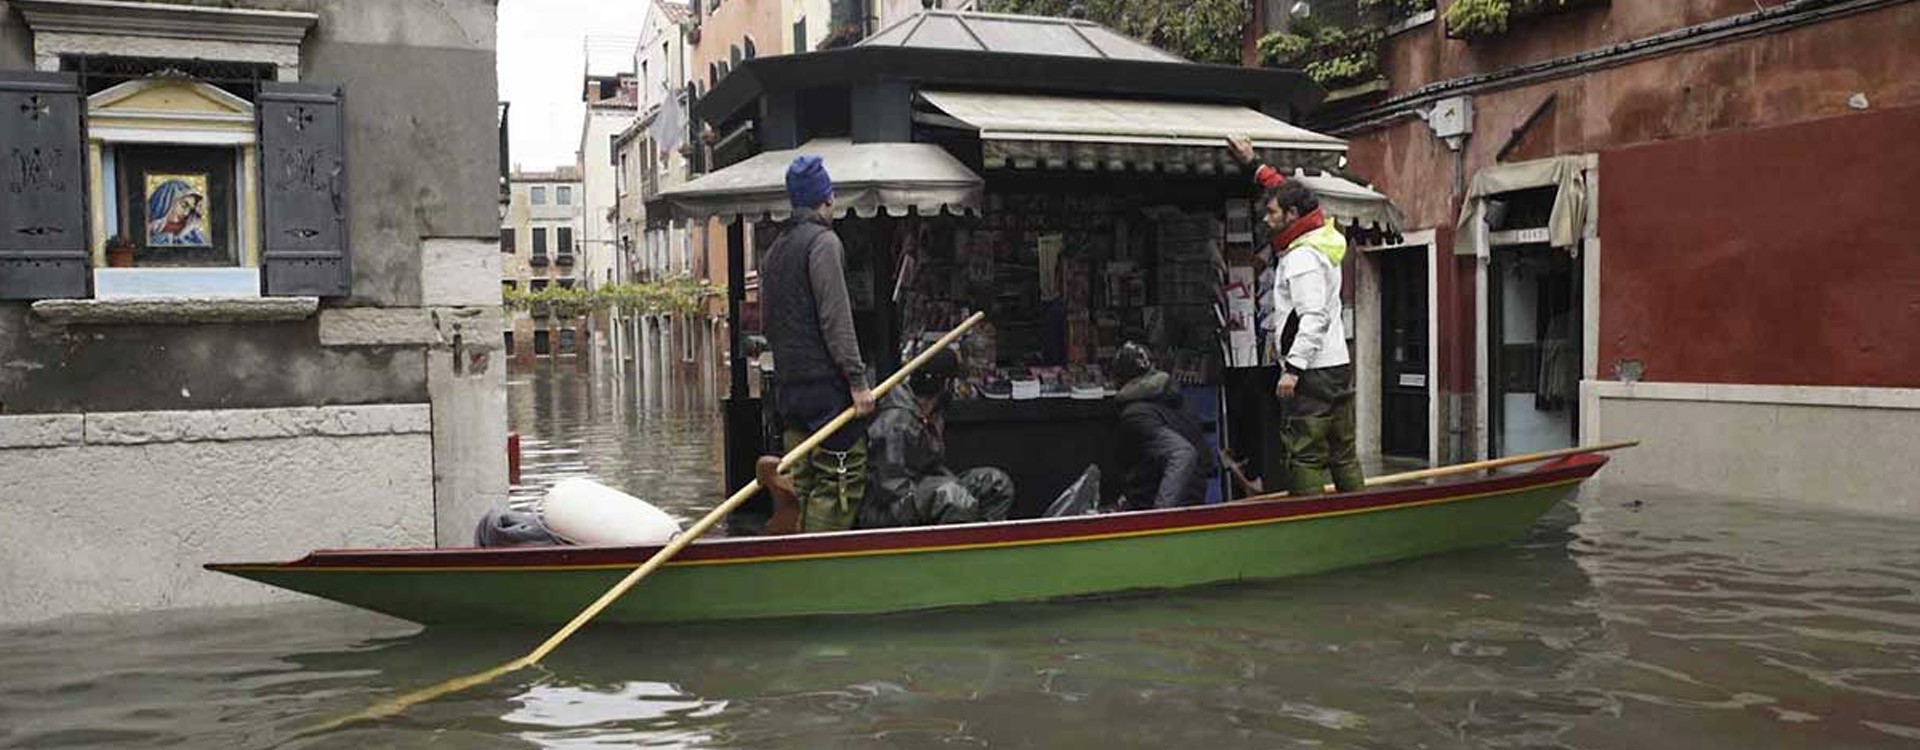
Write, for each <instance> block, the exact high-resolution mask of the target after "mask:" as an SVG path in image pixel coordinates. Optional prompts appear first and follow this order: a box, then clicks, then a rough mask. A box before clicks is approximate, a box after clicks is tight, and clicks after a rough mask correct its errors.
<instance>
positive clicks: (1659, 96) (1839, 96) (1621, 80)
mask: <svg viewBox="0 0 1920 750" xmlns="http://www.w3.org/2000/svg"><path fill="white" fill-rule="evenodd" d="M1631 5H1637V4H1630V3H1625V2H1616V3H1614V6H1613V7H1614V12H1615V13H1616V14H1617V13H1619V12H1621V9H1622V7H1623V6H1631ZM1747 10H1748V11H1751V10H1752V6H1751V5H1750V4H1749V5H1747ZM1573 20H1574V19H1573V18H1571V17H1570V18H1566V19H1559V20H1556V21H1555V23H1556V24H1560V23H1562V22H1565V25H1568V26H1578V25H1582V24H1575V23H1572V21H1573ZM1434 25H1435V26H1438V25H1439V24H1437V23H1436V24H1434ZM1431 28H1432V27H1427V30H1431ZM1659 30H1662V29H1658V28H1651V27H1650V29H1649V32H1648V33H1653V32H1655V31H1659ZM1422 33H1425V32H1424V31H1423V32H1422ZM1434 33H1438V32H1437V31H1435V32H1434ZM1510 36H1511V37H1513V39H1509V38H1505V37H1503V38H1502V39H1499V40H1494V41H1492V42H1486V43H1480V44H1481V45H1482V46H1484V45H1491V46H1495V47H1498V46H1501V45H1509V44H1523V42H1521V41H1518V40H1519V39H1521V38H1524V37H1525V36H1526V35H1525V34H1521V33H1518V32H1516V33H1515V34H1513V35H1510ZM1916 38H1920V5H1915V4H1911V3H1909V4H1904V5H1898V6H1894V7H1890V8H1887V9H1884V10H1879V11H1875V12H1871V13H1862V14H1857V15H1853V16H1848V17H1845V18H1842V19H1839V20H1836V21H1829V22H1826V23H1820V24H1815V25H1810V26H1803V27H1799V28H1795V29H1792V30H1788V31H1783V32H1780V33H1775V34H1769V35H1765V36H1760V37H1753V38H1748V39H1744V40H1740V41H1737V42H1732V43H1727V44H1721V45H1716V46H1713V47H1708V48H1704V49H1700V50H1695V51H1692V52H1685V53H1680V54H1675V55H1667V56H1663V57H1654V58H1648V59H1644V60H1641V61H1638V62H1635V63H1632V64H1629V65H1624V66H1621V67H1617V68H1608V69H1605V70H1595V71H1591V72H1588V73H1585V74H1582V75H1576V76H1573V77H1569V78H1563V79H1560V80H1556V81H1549V82H1546V83H1540V84H1535V85H1530V86H1521V87H1516V88H1510V89H1501V90H1498V91H1491V92H1482V93H1479V94H1476V95H1474V97H1473V107H1474V134H1473V137H1472V138H1471V139H1469V140H1468V141H1467V143H1466V145H1465V147H1464V148H1465V156H1464V158H1459V157H1458V155H1457V154H1455V153H1454V152H1452V151H1449V150H1448V149H1447V147H1446V146H1445V144H1443V143H1441V142H1440V141H1439V139H1437V138H1435V137H1434V136H1433V133H1432V131H1430V130H1429V129H1428V128H1427V126H1426V124H1425V123H1423V122H1421V121H1420V120H1418V119H1417V118H1404V119H1399V120H1394V121H1391V122H1389V123H1385V124H1383V125H1381V126H1380V127H1376V128H1372V129H1369V130H1366V131H1362V132H1357V133H1348V134H1344V136H1345V137H1347V138H1349V139H1350V144H1349V146H1350V153H1349V156H1348V158H1349V160H1350V165H1351V169H1352V170H1353V171H1354V172H1355V173H1357V174H1360V175H1363V176H1365V177H1366V178H1367V179H1369V180H1371V181H1373V182H1374V184H1375V186H1376V187H1377V188H1379V189H1380V190H1381V191H1382V192H1384V193H1385V194H1386V195H1387V196H1388V197H1390V198H1392V199H1393V200H1394V202H1395V204H1396V205H1399V206H1400V208H1401V209H1402V210H1403V211H1404V212H1405V213H1406V215H1407V225H1408V226H1410V227H1413V228H1422V229H1424V228H1431V227H1435V226H1440V225H1450V224H1451V223H1452V218H1453V211H1454V210H1456V209H1457V208H1458V207H1459V205H1458V204H1459V199H1458V196H1457V195H1456V194H1455V193H1454V191H1453V186H1454V183H1455V179H1456V172H1458V173H1459V176H1460V179H1462V180H1465V179H1470V178H1471V177H1472V175H1473V173H1474V172H1475V171H1477V170H1479V169H1480V168H1482V167H1485V166H1487V165H1489V164H1493V163H1495V161H1496V157H1497V156H1498V155H1499V153H1500V149H1501V148H1502V147H1503V146H1505V145H1506V144H1507V142H1508V140H1509V139H1510V137H1511V136H1512V134H1513V133H1514V132H1515V131H1516V130H1517V129H1519V128H1520V126H1521V124H1522V123H1524V122H1525V121H1526V119H1527V117H1528V115H1530V114H1532V112H1533V111H1534V109H1535V108H1536V107H1538V106H1540V104H1541V103H1542V102H1544V101H1546V100H1547V98H1548V97H1549V96H1552V97H1554V103H1553V104H1552V106H1551V107H1550V108H1549V109H1548V110H1547V111H1546V112H1545V113H1544V114H1543V115H1542V116H1541V117H1540V119H1539V120H1538V121H1537V122H1535V123H1534V124H1533V125H1532V126H1531V127H1530V128H1526V129H1525V130H1524V131H1523V132H1522V133H1521V135H1520V137H1519V138H1518V142H1517V143H1516V145H1515V147H1514V149H1513V150H1512V151H1511V152H1510V153H1509V154H1507V156H1506V160H1507V161H1521V160H1525V159H1534V158H1540V157H1545V156H1552V155H1556V154H1579V153H1593V152H1599V151H1604V150H1607V149H1616V148H1622V147H1626V146H1632V145H1638V144H1642V143H1649V142H1654V141H1669V140H1681V139H1687V138H1696V137H1700V136H1704V135H1709V134H1712V133H1718V132H1723V131H1729V130H1741V129H1747V128H1764V127H1775V126H1780V125H1789V124H1793V123H1797V122H1805V121H1809V120H1816V119H1822V118H1828V117H1834V116H1838V115H1844V114H1848V113H1850V112H1852V110H1851V109H1849V106H1848V100H1849V99H1850V98H1851V97H1852V96H1853V95H1854V94H1855V93H1860V94H1864V95H1865V96H1866V97H1867V99H1868V101H1869V102H1870V104H1871V106H1872V107H1873V108H1874V109H1889V108H1898V107H1904V106H1913V105H1920V77H1916V76H1914V75H1913V74H1912V71H1913V70H1915V69H1917V68H1920V45H1916V44H1914V43H1913V40H1914V39H1916ZM1434 44H1443V45H1445V47H1444V49H1443V50H1442V51H1444V52H1445V55H1444V56H1443V57H1442V58H1441V59H1445V60H1451V59H1453V57H1455V56H1463V55H1468V54H1469V53H1470V51H1471V50H1473V49H1474V48H1475V45H1468V44H1466V43H1464V42H1459V41H1453V40H1446V41H1443V42H1434V41H1432V40H1427V39H1425V38H1424V37H1422V36H1419V35H1413V36H1403V37H1396V38H1395V43H1394V44H1393V45H1391V48H1392V51H1391V52H1390V54H1389V58H1388V61H1387V63H1386V64H1387V67H1388V69H1389V70H1390V71H1393V73H1394V89H1393V91H1394V92H1395V93H1404V92H1406V91H1408V90H1410V89H1409V86H1410V85H1411V84H1415V83H1424V82H1427V81H1426V80H1424V76H1425V74H1424V73H1421V74H1417V75H1415V76H1413V77H1412V79H1411V80H1407V81H1403V80H1402V74H1401V71H1403V70H1408V69H1414V70H1419V69H1422V68H1423V66H1425V67H1432V66H1433V65H1434V64H1435V63H1434V62H1433V59H1432V57H1433V55H1432V53H1433V50H1429V49H1427V48H1428V47H1430V46H1431V45H1434ZM1584 49H1591V48H1578V49H1567V50H1564V52H1563V53H1564V54H1571V53H1574V52H1578V51H1582V50H1584ZM1449 64H1450V63H1449ZM1442 67H1445V66H1442ZM1456 73H1457V74H1459V75H1465V74H1466V72H1465V71H1456ZM1449 77H1451V76H1449ZM1457 158H1458V161H1457V162H1456V159H1457ZM1602 182H1603V184H1604V182H1605V180H1604V178H1603V180H1602ZM1602 236H1603V237H1604V236H1605V235H1604V233H1603V235H1602Z"/></svg>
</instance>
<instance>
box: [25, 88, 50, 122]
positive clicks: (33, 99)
mask: <svg viewBox="0 0 1920 750" xmlns="http://www.w3.org/2000/svg"><path fill="white" fill-rule="evenodd" d="M20 112H21V113H23V114H25V115H26V116H27V119H29V120H38V119H40V118H42V117H46V116H47V115H49V114H52V113H53V108H52V107H51V106H48V104H47V103H46V102H45V101H42V100H41V99H40V95H39V94H34V95H32V96H29V97H27V100H26V101H24V102H21V103H20Z"/></svg>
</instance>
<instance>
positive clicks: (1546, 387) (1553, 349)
mask: <svg viewBox="0 0 1920 750" xmlns="http://www.w3.org/2000/svg"><path fill="white" fill-rule="evenodd" d="M1487 278H1488V283H1487V305H1488V308H1487V339H1488V341H1489V342H1491V343H1492V345H1491V346H1489V347H1488V348H1487V356H1488V360H1489V361H1488V363H1487V367H1488V374H1489V376H1490V377H1489V379H1488V390H1489V394H1488V403H1487V408H1488V440H1489V442H1490V445H1489V446H1488V449H1489V450H1488V455H1489V456H1490V457H1500V456H1512V455H1519V454H1523V453H1533V452H1537V451H1546V450H1555V449H1558V448H1569V447H1572V446H1573V445H1574V444H1575V441H1576V440H1577V439H1578V437H1579V434H1580V425H1579V421H1580V418H1579V412H1580V410H1579V402H1580V399H1579V388H1580V372H1581V356H1582V352H1583V351H1584V349H1583V342H1582V341H1581V334H1580V331H1581V330H1582V322H1581V315H1582V311H1581V304H1580V289H1581V282H1582V279H1581V272H1580V268H1579V264H1578V263H1576V262H1575V261H1574V259H1573V256H1572V254H1570V253H1568V252H1567V251H1566V250H1565V249H1556V248H1553V247H1549V246H1548V245H1546V244H1544V243H1540V244H1528V245H1514V246H1506V247H1496V248H1495V249H1494V250H1493V252H1492V255H1491V257H1490V258H1489V261H1488V267H1487Z"/></svg>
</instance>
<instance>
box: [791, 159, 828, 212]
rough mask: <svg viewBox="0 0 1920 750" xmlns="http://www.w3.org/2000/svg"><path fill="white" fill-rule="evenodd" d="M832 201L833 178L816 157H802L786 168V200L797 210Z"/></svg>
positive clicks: (825, 166)
mask: <svg viewBox="0 0 1920 750" xmlns="http://www.w3.org/2000/svg"><path fill="white" fill-rule="evenodd" d="M832 199H833V177H832V176H830V175H828V174H827V165H826V164H823V163H821V161H820V157H818V156H802V157H798V158H796V159H794V160H793V164H791V165H788V166H787V200H790V201H792V202H793V205H794V206H796V207H799V208H814V207H817V206H819V205H820V204H822V203H826V202H827V201H829V200H832Z"/></svg>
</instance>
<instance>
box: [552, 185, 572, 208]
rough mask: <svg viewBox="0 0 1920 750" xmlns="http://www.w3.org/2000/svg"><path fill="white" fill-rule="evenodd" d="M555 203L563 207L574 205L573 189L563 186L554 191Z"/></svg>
mask: <svg viewBox="0 0 1920 750" xmlns="http://www.w3.org/2000/svg"><path fill="white" fill-rule="evenodd" d="M553 202H554V203H555V204H558V205H562V206H571V205H573V187H572V186H570V185H561V186H559V187H556V188H554V189H553Z"/></svg>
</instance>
